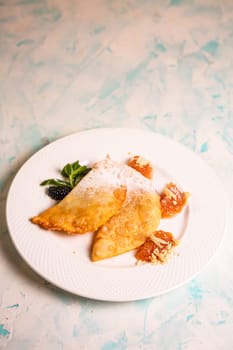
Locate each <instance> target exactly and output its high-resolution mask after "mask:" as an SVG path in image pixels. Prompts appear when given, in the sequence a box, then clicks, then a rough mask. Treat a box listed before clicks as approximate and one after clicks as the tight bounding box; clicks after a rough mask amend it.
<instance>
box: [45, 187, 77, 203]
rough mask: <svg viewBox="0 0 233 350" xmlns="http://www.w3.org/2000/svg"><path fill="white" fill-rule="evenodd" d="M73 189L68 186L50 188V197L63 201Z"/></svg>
mask: <svg viewBox="0 0 233 350" xmlns="http://www.w3.org/2000/svg"><path fill="white" fill-rule="evenodd" d="M70 191H71V188H70V187H68V186H49V188H48V196H49V197H50V198H52V199H55V200H56V201H60V200H61V199H63V198H64V197H65V196H66V195H67V194H68V193H69V192H70Z"/></svg>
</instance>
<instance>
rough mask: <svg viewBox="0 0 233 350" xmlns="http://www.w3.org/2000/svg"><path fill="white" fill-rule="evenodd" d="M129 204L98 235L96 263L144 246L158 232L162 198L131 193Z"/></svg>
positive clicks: (144, 193) (95, 247) (143, 193)
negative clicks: (152, 233)
mask: <svg viewBox="0 0 233 350" xmlns="http://www.w3.org/2000/svg"><path fill="white" fill-rule="evenodd" d="M130 197H131V198H130V201H127V204H126V205H124V206H123V207H122V208H121V210H120V212H119V213H118V214H116V215H114V216H113V217H112V218H110V219H109V221H108V222H107V223H106V224H104V225H103V226H102V227H101V228H100V229H99V230H98V231H97V233H96V235H95V237H94V241H93V247H92V255H91V259H92V260H93V261H97V260H101V259H106V258H110V257H113V256H116V255H119V254H123V253H126V252H128V251H130V250H133V249H135V248H138V247H139V246H140V245H142V244H143V243H144V242H145V240H146V238H147V237H148V236H149V234H150V233H151V232H153V231H154V230H156V229H157V227H158V225H159V223H160V219H161V211H160V197H159V195H158V194H157V193H156V192H153V193H149V192H145V191H140V192H136V193H134V194H133V193H132V194H131V196H130Z"/></svg>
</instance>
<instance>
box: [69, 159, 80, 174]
mask: <svg viewBox="0 0 233 350" xmlns="http://www.w3.org/2000/svg"><path fill="white" fill-rule="evenodd" d="M71 167H72V169H73V171H74V170H76V169H78V168H79V167H80V164H79V161H78V160H77V161H76V162H74V163H72V164H71Z"/></svg>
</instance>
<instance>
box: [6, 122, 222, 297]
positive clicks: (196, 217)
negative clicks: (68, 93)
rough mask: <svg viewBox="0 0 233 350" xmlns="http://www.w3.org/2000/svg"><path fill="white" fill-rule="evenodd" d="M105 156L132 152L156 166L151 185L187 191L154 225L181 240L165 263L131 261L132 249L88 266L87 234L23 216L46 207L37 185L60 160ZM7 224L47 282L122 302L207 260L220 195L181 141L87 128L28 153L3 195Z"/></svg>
mask: <svg viewBox="0 0 233 350" xmlns="http://www.w3.org/2000/svg"><path fill="white" fill-rule="evenodd" d="M107 154H109V155H110V156H111V157H112V158H113V159H115V160H120V161H122V160H125V159H127V158H128V157H129V155H135V154H139V155H141V156H144V157H146V158H147V159H149V160H150V161H151V162H152V163H153V165H154V168H155V175H154V177H155V181H156V183H157V186H158V190H160V189H161V188H162V186H163V185H164V184H165V183H167V182H168V181H170V180H173V181H175V182H176V183H177V184H178V185H180V186H181V187H182V188H183V189H184V190H185V191H188V192H191V198H190V200H189V204H188V205H187V206H186V208H185V209H184V210H183V211H182V213H180V214H179V215H177V216H176V217H175V218H171V219H167V220H162V222H161V225H160V227H161V228H162V229H165V230H169V231H171V232H172V233H173V234H174V236H175V237H176V238H178V239H180V240H181V243H180V245H179V246H178V248H177V254H176V255H174V256H172V257H171V259H170V260H169V262H167V263H166V264H164V265H154V266H151V265H149V264H146V265H136V263H135V262H136V261H135V258H134V254H133V252H131V253H127V254H123V255H121V256H118V257H115V258H113V259H107V260H104V261H101V262H97V263H93V262H91V261H90V259H89V249H90V245H91V241H92V235H93V234H92V233H88V234H85V235H75V236H66V235H62V234H58V233H55V232H52V231H46V230H43V229H40V228H39V227H38V226H36V225H34V224H32V223H31V222H30V220H29V219H30V218H31V217H32V216H34V215H37V214H38V213H39V212H41V211H42V210H43V209H45V208H48V207H49V206H50V205H52V203H53V201H52V200H51V199H50V198H49V197H48V196H47V195H46V194H45V188H44V187H41V186H40V182H41V181H42V180H44V179H47V178H51V177H60V173H59V169H61V168H62V167H63V166H64V165H65V164H66V163H68V162H74V161H76V160H80V162H81V163H89V162H90V163H91V162H93V161H97V160H100V159H103V158H104V157H105V156H106V155H107ZM6 215H7V223H8V228H9V232H10V235H11V238H12V240H13V242H14V244H15V246H16V248H17V250H18V252H19V253H20V255H21V256H22V257H23V258H24V259H25V261H26V262H27V263H28V264H29V265H30V266H31V268H32V269H34V270H35V271H36V272H37V273H38V274H40V275H41V276H42V277H44V278H45V279H46V280H48V281H49V282H51V283H53V284H54V285H56V286H58V287H60V288H62V289H64V290H67V291H69V292H72V293H75V294H78V295H80V296H84V297H89V298H93V299H99V300H108V301H129V300H137V299H144V298H148V297H152V296H156V295H159V294H161V293H164V292H167V291H169V290H171V289H173V288H175V287H178V286H179V285H181V284H183V283H184V282H186V281H188V280H189V279H190V278H192V277H193V276H194V275H196V274H197V273H198V272H200V271H201V269H202V268H203V267H204V266H205V265H206V264H207V262H209V260H210V258H211V257H212V256H213V255H214V253H215V252H216V249H217V248H218V246H219V244H220V242H221V240H222V237H223V232H224V225H225V196H224V194H223V190H222V186H221V185H220V183H219V181H218V179H217V177H216V176H215V174H214V173H213V172H212V170H211V169H210V168H209V167H208V166H207V165H206V164H205V163H204V162H203V160H202V159H200V158H199V157H198V156H197V155H195V154H194V153H192V152H191V151H189V150H188V149H186V148H185V147H184V146H182V145H180V144H178V143H175V142H173V141H172V140H170V139H167V138H165V137H163V136H161V135H157V134H155V133H151V132H148V131H144V130H138V129H125V128H119V129H94V130H88V131H83V132H79V133H76V134H73V135H70V136H67V137H64V138H62V139H60V140H58V141H56V142H53V143H51V144H49V145H48V146H46V147H44V148H43V149H41V150H40V151H39V152H37V153H36V154H34V155H33V156H32V157H31V158H30V159H29V160H28V161H27V162H26V163H25V164H24V165H23V166H22V167H21V169H20V170H19V172H18V173H17V175H16V176H15V178H14V180H13V182H12V185H11V188H10V190H9V193H8V198H7V207H6Z"/></svg>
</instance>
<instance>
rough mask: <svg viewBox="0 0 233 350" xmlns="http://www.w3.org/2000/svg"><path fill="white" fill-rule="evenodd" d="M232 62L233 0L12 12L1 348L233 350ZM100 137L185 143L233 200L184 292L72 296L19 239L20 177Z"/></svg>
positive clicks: (6, 38)
mask: <svg viewBox="0 0 233 350" xmlns="http://www.w3.org/2000/svg"><path fill="white" fill-rule="evenodd" d="M232 57H233V2H232V1H231V0H223V1H217V0H166V1H162V0H159V1H155V0H144V1H143V0H141V1H140V0H125V1H123V0H93V1H91V0H87V1H85V0H83V1H78V0H67V1H65V0H63V1H62V0H47V1H45V0H1V1H0V166H1V173H0V174H1V175H0V188H1V214H0V215H1V216H0V223H1V232H0V275H1V282H0V307H1V308H0V349H7V350H41V349H49V350H50V349H51V350H59V349H65V350H66V349H68V350H72V349H75V350H76V349H77V350H79V349H85V350H90V349H91V350H125V349H130V350H131V349H142V350H151V349H152V350H154V349H155V350H231V349H233V273H232V270H233V230H232V227H233V220H232V209H233V206H232V198H233V90H232V88H233V60H232ZM99 127H134V128H141V129H145V130H151V131H153V132H155V133H158V134H162V135H166V136H167V137H168V138H171V139H173V140H175V141H177V142H179V143H181V144H184V145H185V146H186V147H187V148H189V149H191V150H192V151H193V152H195V153H196V154H197V155H199V156H200V157H201V158H203V159H204V160H205V161H206V163H207V164H209V165H210V167H211V168H212V169H213V171H214V172H215V173H216V174H217V176H218V177H219V179H220V181H221V182H222V184H223V186H224V188H225V190H226V192H227V196H228V205H229V217H228V221H227V225H226V233H225V236H224V239H223V244H222V246H221V247H220V248H219V250H218V252H217V254H216V256H215V257H214V258H213V260H212V261H211V263H210V264H208V266H207V267H205V269H203V271H201V273H200V274H198V275H197V276H196V277H195V278H193V279H192V280H191V281H190V282H188V283H186V284H184V285H182V286H180V287H179V288H177V289H175V290H173V291H171V292H168V293H166V294H163V295H161V296H157V297H154V298H151V299H147V300H141V301H132V302H126V303H112V302H103V301H94V300H89V299H85V298H82V297H79V296H75V295H70V294H68V293H66V292H64V291H61V290H59V289H58V288H56V287H54V286H52V285H50V284H49V283H47V282H46V281H45V280H44V279H42V278H40V277H38V276H37V275H36V274H35V273H34V272H33V271H32V270H31V269H30V267H29V266H28V265H27V264H26V263H25V262H24V261H23V260H22V259H21V258H20V257H19V255H18V253H17V252H16V249H15V248H14V246H13V244H12V242H11V240H10V238H9V234H8V230H7V225H6V219H5V203H6V197H7V192H8V189H9V185H10V183H11V181H12V179H13V176H14V175H15V174H16V172H17V171H18V170H19V167H20V166H21V165H22V164H23V163H24V162H25V160H27V159H28V158H29V157H30V156H31V155H32V154H33V153H34V152H35V151H37V150H39V149H41V148H42V147H43V146H45V145H46V144H48V143H49V142H51V141H53V140H56V139H58V138H60V137H62V136H65V135H68V134H70V133H73V132H77V131H81V130H86V129H91V128H99ZM197 171H198V169H197ZM203 195H204V193H203ZM213 198H214V193H213ZM216 200H217V199H216ZM203 234H204V233H203Z"/></svg>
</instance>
